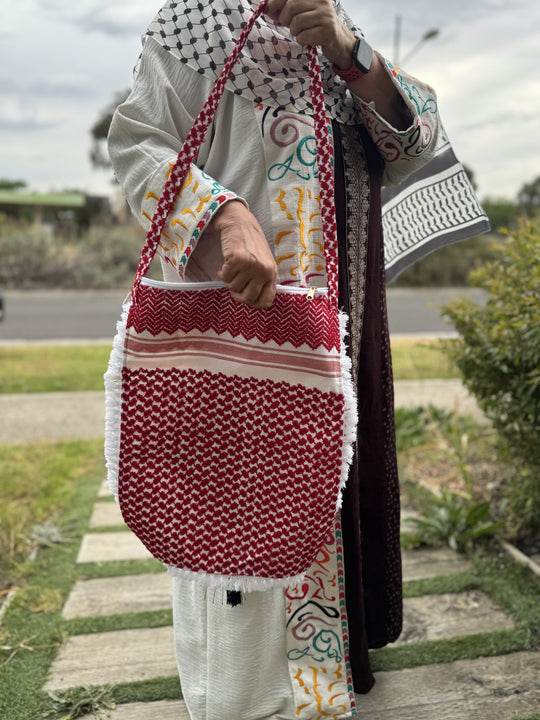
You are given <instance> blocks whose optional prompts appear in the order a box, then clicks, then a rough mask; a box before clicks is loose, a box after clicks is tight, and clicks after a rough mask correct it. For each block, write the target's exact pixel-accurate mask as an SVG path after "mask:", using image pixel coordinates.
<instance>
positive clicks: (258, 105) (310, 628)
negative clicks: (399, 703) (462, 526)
mask: <svg viewBox="0 0 540 720" xmlns="http://www.w3.org/2000/svg"><path fill="white" fill-rule="evenodd" d="M258 4H259V2H258V0H234V2H233V1H232V0H204V2H202V1H201V0H168V2H166V3H165V5H164V6H163V7H162V9H161V10H160V12H159V13H158V15H157V17H156V18H155V20H154V21H153V22H152V23H151V24H150V26H149V28H148V30H147V32H146V34H145V37H144V41H143V50H142V54H141V57H140V59H139V62H138V65H137V67H136V73H135V81H134V87H133V90H132V92H131V94H130V96H129V97H128V99H127V100H126V101H125V102H124V103H123V104H122V105H121V106H120V107H119V108H118V109H117V111H116V113H115V115H114V118H113V122H112V125H111V129H110V134H109V150H110V156H111V159H112V162H113V166H114V169H115V172H116V175H117V178H118V180H119V182H120V184H121V187H122V188H123V192H124V194H125V197H126V198H127V201H128V202H129V205H130V206H131V209H132V211H133V213H134V214H135V215H136V216H138V217H140V218H141V221H142V224H143V226H144V227H145V228H146V229H148V227H149V225H150V223H151V219H152V216H153V213H154V211H155V208H156V206H157V202H158V200H159V197H160V194H161V191H162V189H163V186H164V184H165V182H166V179H167V176H168V173H169V172H170V169H171V167H172V165H173V164H174V161H175V158H176V155H177V153H178V151H179V150H180V148H181V145H182V142H183V140H184V139H185V137H186V135H187V133H188V131H189V129H190V127H191V125H192V123H193V121H194V119H195V117H196V116H197V114H198V112H199V110H200V109H201V107H202V105H203V103H204V101H205V99H206V97H207V96H208V94H209V92H210V90H211V88H212V86H213V84H214V82H215V80H216V78H217V76H218V74H219V72H220V70H221V69H222V67H223V65H224V63H225V61H226V59H227V58H228V56H229V55H230V53H231V51H232V49H233V47H234V44H235V41H236V40H237V38H238V35H239V33H240V30H241V28H242V27H243V25H244V23H245V22H246V20H247V18H248V17H249V15H250V13H252V12H253V10H254V9H255V8H256V7H257V5H258ZM309 45H311V46H316V47H318V49H319V62H320V66H321V72H322V78H323V85H324V91H325V102H326V107H327V111H328V113H329V116H330V119H331V121H332V136H333V143H334V169H335V200H336V220H337V231H338V242H339V281H340V305H341V306H342V308H343V309H344V310H345V312H347V314H348V316H349V330H350V343H349V344H350V354H351V359H352V368H353V380H354V383H355V386H356V391H357V397H358V413H359V423H358V437H357V442H356V445H355V455H354V460H353V464H352V467H351V471H350V476H349V480H348V484H347V487H346V489H345V493H344V499H343V508H342V512H341V518H340V519H339V522H338V524H337V526H336V533H335V534H334V536H333V537H329V538H328V542H327V544H326V545H325V547H324V548H322V549H321V554H320V556H319V557H318V558H317V560H316V563H315V565H314V566H313V567H312V568H310V571H308V573H307V576H306V580H305V581H304V582H302V583H301V584H300V585H298V586H297V587H295V588H289V589H287V590H285V591H284V590H283V589H281V590H280V589H275V588H274V589H270V590H266V591H261V592H251V593H246V594H244V596H243V597H241V598H235V599H231V595H234V593H227V592H226V591H220V590H215V589H211V590H210V589H209V588H208V587H207V586H206V585H205V584H204V583H203V582H202V581H200V580H198V579H196V578H195V579H186V578H185V577H181V576H176V577H173V610H174V626H175V644H176V654H177V659H178V667H179V673H180V680H181V685H182V691H183V696H184V698H185V701H186V705H187V708H188V711H189V714H190V717H191V718H192V720H218V719H219V720H225V719H226V720H233V719H234V720H248V719H249V720H259V719H262V718H268V719H270V718H271V719H275V720H278V719H282V720H285V719H286V720H292V719H293V718H304V719H305V720H311V719H313V720H314V719H315V718H318V717H323V716H324V717H327V716H331V717H334V718H341V717H350V716H351V715H354V714H355V713H356V710H355V696H354V693H355V692H356V693H366V692H368V691H369V690H370V688H371V687H372V685H373V682H374V679H373V675H372V673H371V670H370V667H369V659H368V648H370V647H381V646H383V645H385V644H387V643H389V642H392V641H394V640H396V639H397V637H398V636H399V634H400V631H401V625H402V601H401V557H400V548H399V512H400V509H399V485H398V476H397V462H396V452H395V437H394V417H393V386H392V369H391V358H390V343H389V332H388V324H387V316H386V305H385V241H383V232H382V214H381V188H382V187H383V186H385V187H392V186H397V187H401V186H400V183H403V181H405V180H406V178H407V177H409V176H411V175H413V176H414V175H415V174H416V176H418V174H420V175H421V174H422V173H423V172H425V168H426V167H429V164H430V162H431V161H432V160H433V158H434V157H435V156H436V153H437V147H438V146H440V142H439V143H438V139H440V137H441V136H442V129H441V125H440V119H439V114H438V108H437V99H436V96H435V93H434V91H433V89H432V88H430V87H429V86H428V85H426V84H424V83H422V82H420V81H419V80H416V79H414V78H412V77H410V76H409V75H407V74H406V73H405V72H404V71H403V70H402V69H399V68H395V67H394V66H393V65H392V64H391V63H390V62H389V61H387V60H385V59H384V58H383V57H382V56H381V55H380V54H379V53H378V52H376V51H375V52H374V51H372V49H371V47H370V46H369V43H368V41H367V40H366V38H365V37H364V36H363V34H362V32H361V31H360V29H359V28H357V27H356V26H355V25H354V23H353V22H352V21H351V20H350V18H349V17H348V16H347V14H346V13H345V12H344V10H343V8H342V7H341V5H340V3H339V1H338V0H268V2H267V5H266V7H265V10H264V15H263V16H261V18H260V19H259V20H258V21H257V22H256V24H255V28H254V30H253V32H252V34H251V35H250V38H249V40H248V43H247V45H246V47H245V49H244V51H243V52H242V54H241V57H240V59H239V62H238V64H237V66H236V67H235V68H234V71H233V74H232V75H231V78H230V80H229V82H228V84H227V91H226V92H225V95H224V97H223V98H222V100H221V103H220V105H219V108H218V110H217V112H216V116H215V118H214V121H213V125H212V128H211V131H210V132H209V133H208V137H207V138H206V140H205V142H204V144H203V145H202V147H201V150H200V152H199V155H198V159H197V162H196V163H195V164H192V166H191V169H190V173H189V176H188V178H187V179H186V181H185V183H184V185H183V187H182V190H181V192H180V193H179V195H178V197H177V199H176V201H175V205H174V208H173V211H172V212H171V214H170V216H169V218H168V220H167V224H166V228H165V230H164V232H163V236H162V240H161V244H160V248H159V251H158V253H159V256H160V260H161V265H162V269H163V276H164V279H165V280H167V281H176V282H178V281H179V280H180V281H184V280H191V281H201V280H213V279H217V278H220V279H222V280H223V281H224V282H225V283H226V286H227V287H228V289H229V290H230V292H231V293H232V295H233V297H234V298H236V299H237V300H238V301H239V302H242V303H247V304H248V305H251V306H253V307H267V306H269V305H270V304H271V303H272V301H273V298H274V295H275V292H276V283H280V284H285V285H292V286H313V285H315V286H324V285H325V269H324V257H323V254H322V231H321V228H320V227H319V225H320V223H318V220H319V218H320V204H319V187H318V177H317V165H316V147H315V139H314V134H313V114H312V107H311V102H310V96H309V78H308V69H307V59H306V46H309ZM462 176H463V174H460V177H462ZM422 177H424V179H425V178H426V177H429V178H430V182H431V174H430V173H427V175H425V174H424V175H423V176H422ZM419 183H420V185H422V183H421V182H420V181H419ZM469 194H470V192H469V189H468V188H465V190H463V192H462V193H461V197H463V198H468V197H469ZM403 197H405V196H403ZM406 197H407V198H410V197H414V198H417V197H418V193H417V195H414V196H413V195H411V196H406ZM216 200H217V201H218V202H216ZM415 201H416V200H415ZM396 202H397V201H396ZM396 202H395V203H394V205H396ZM471 202H474V200H471ZM397 205H399V203H397ZM397 205H396V206H397ZM428 205H429V206H430V211H431V212H433V208H432V206H433V203H432V202H429V203H428ZM212 208H214V209H213V210H212ZM441 212H444V211H443V210H441ZM454 215H455V216H458V215H459V213H454ZM421 224H422V221H421V220H420V221H419V223H418V225H421ZM201 230H202V232H201ZM430 232H431V231H430ZM415 233H416V235H415ZM412 234H413V235H415V237H414V239H413V240H412V241H411V253H412V254H413V255H414V256H415V257H417V256H418V247H417V243H418V244H419V245H424V243H423V242H420V241H421V240H423V235H422V233H421V231H420V230H418V228H416V227H415V228H414V229H413V231H412ZM431 234H432V235H435V234H436V233H431ZM385 240H386V239H385ZM399 242H400V239H399V238H398V240H397V241H396V243H397V245H399ZM388 248H389V245H388V244H387V248H386V250H387V255H388ZM387 264H388V263H387ZM341 548H342V549H343V556H344V563H343V562H342V561H341Z"/></svg>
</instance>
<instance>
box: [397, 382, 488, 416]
mask: <svg viewBox="0 0 540 720" xmlns="http://www.w3.org/2000/svg"><path fill="white" fill-rule="evenodd" d="M394 397H395V406H396V407H397V408H415V407H418V405H429V404H431V405H434V406H435V407H440V408H442V409H443V410H447V411H448V412H457V413H459V414H460V415H471V416H472V417H473V418H474V419H475V420H476V421H477V422H479V423H484V424H486V423H488V422H489V421H488V420H487V418H486V416H485V415H484V413H483V412H482V411H481V410H480V408H479V407H478V404H477V402H476V399H475V398H474V396H473V395H471V394H470V393H469V391H468V390H467V389H466V388H465V386H464V385H463V383H462V382H461V380H459V379H455V378H453V379H448V380H443V379H428V380H398V381H396V382H395V383H394Z"/></svg>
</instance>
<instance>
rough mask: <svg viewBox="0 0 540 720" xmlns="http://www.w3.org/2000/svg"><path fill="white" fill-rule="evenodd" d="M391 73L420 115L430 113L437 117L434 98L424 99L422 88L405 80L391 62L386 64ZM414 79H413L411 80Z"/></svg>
mask: <svg viewBox="0 0 540 720" xmlns="http://www.w3.org/2000/svg"><path fill="white" fill-rule="evenodd" d="M386 64H387V66H388V68H389V70H390V72H391V73H392V75H393V76H394V77H395V78H396V80H397V81H398V83H399V84H400V86H401V88H402V89H403V90H405V92H406V93H407V95H408V97H409V100H410V101H411V102H412V103H413V105H414V106H415V108H416V112H417V113H418V115H423V114H424V113H426V112H428V113H431V114H432V115H435V114H436V112H437V101H436V100H435V98H433V97H427V98H426V97H423V96H422V93H421V92H420V88H419V87H418V86H417V85H415V84H413V83H409V82H407V81H406V80H405V78H404V77H403V75H402V73H400V72H399V70H398V68H396V67H395V66H394V65H392V63H391V62H389V61H387V62H386ZM411 79H412V78H411Z"/></svg>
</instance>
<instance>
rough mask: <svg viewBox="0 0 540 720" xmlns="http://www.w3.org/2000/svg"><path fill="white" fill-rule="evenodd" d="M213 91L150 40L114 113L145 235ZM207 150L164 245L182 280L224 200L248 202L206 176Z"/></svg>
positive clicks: (115, 159) (114, 141) (116, 146)
mask: <svg viewBox="0 0 540 720" xmlns="http://www.w3.org/2000/svg"><path fill="white" fill-rule="evenodd" d="M211 88H212V86H211V83H210V81H209V80H207V79H206V78H205V77H202V76H201V75H198V74H197V73H196V72H194V71H193V70H191V69H190V68H187V67H185V66H184V65H182V64H181V63H180V62H178V60H176V59H175V58H174V57H173V56H172V55H170V54H169V53H166V52H165V51H164V50H163V49H162V48H161V47H160V46H159V45H158V44H157V43H155V41H152V40H151V39H147V40H146V42H145V44H144V47H143V52H142V55H141V58H140V61H139V65H138V69H137V73H136V77H135V82H134V87H133V90H132V92H131V93H130V95H129V97H128V98H127V100H126V101H125V102H124V103H123V104H122V105H120V106H119V107H118V109H117V110H116V112H115V113H114V116H113V120H112V123H111V128H110V132H109V139H108V144H109V154H110V157H111V161H112V164H113V169H114V171H115V174H116V177H117V179H118V181H119V183H120V186H121V188H122V191H123V193H124V196H125V198H126V200H127V202H128V204H129V206H130V208H131V211H132V212H133V214H134V215H135V216H136V217H138V218H139V219H140V222H141V224H142V225H143V227H144V228H145V230H148V228H149V227H150V224H151V221H152V216H153V214H154V212H155V210H156V207H157V203H158V201H159V198H160V196H161V193H162V191H163V187H164V185H165V182H166V181H167V178H168V177H169V174H170V171H171V169H172V167H173V165H174V163H175V160H176V157H177V155H178V152H179V151H180V148H181V146H182V142H183V140H184V139H185V137H186V135H187V133H188V132H189V130H190V128H191V126H192V124H193V121H194V119H195V117H196V116H197V114H198V112H199V110H200V109H201V107H202V106H203V104H204V101H205V100H206V98H207V97H208V94H209V93H210V90H211ZM208 134H209V135H210V134H211V133H210V132H209V133H208ZM207 151H208V142H206V143H204V144H203V146H202V147H201V150H200V152H199V156H198V160H197V165H194V164H192V165H191V168H190V172H189V174H188V176H187V178H186V180H185V182H184V184H183V186H182V187H181V189H180V192H179V194H178V196H177V198H176V200H175V203H174V207H173V209H172V212H171V214H170V215H169V218H168V220H167V223H166V226H165V228H164V231H163V233H162V237H161V243H160V247H159V248H158V253H159V255H160V256H161V257H162V259H163V260H164V261H165V263H166V264H167V265H168V266H172V267H174V268H175V269H176V271H177V272H178V274H179V276H180V278H181V279H183V278H184V275H185V267H186V264H187V261H188V259H189V257H190V255H191V254H192V252H193V250H194V249H195V247H196V245H197V243H198V240H199V238H200V236H201V235H202V234H203V232H204V230H205V228H206V226H207V224H208V222H209V221H210V220H211V218H212V216H213V215H214V213H215V212H216V211H217V209H218V208H219V207H220V206H221V205H222V204H223V203H224V202H227V201H228V200H231V199H241V198H237V195H236V194H235V193H234V192H232V191H230V190H228V189H227V188H225V187H223V186H222V185H221V184H220V183H219V182H218V181H217V180H216V179H215V178H213V177H210V176H209V175H208V174H206V173H205V172H204V159H205V156H206V155H207ZM243 202H244V201H243Z"/></svg>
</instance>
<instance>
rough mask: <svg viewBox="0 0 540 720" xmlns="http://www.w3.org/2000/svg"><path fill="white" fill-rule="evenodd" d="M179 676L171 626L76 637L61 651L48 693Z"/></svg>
mask: <svg viewBox="0 0 540 720" xmlns="http://www.w3.org/2000/svg"><path fill="white" fill-rule="evenodd" d="M177 673H178V670H177V667H176V658H175V656H174V643H173V629H172V627H170V626H167V627H157V628H142V629H136V630H114V631H113V632H107V633H92V634H91V635H74V636H73V637H70V638H68V640H67V641H66V643H65V644H64V645H63V646H62V647H61V648H60V651H59V653H58V656H57V658H56V659H55V661H54V662H53V664H52V667H51V670H50V673H49V680H48V682H47V684H46V685H45V690H53V689H60V688H67V687H76V686H78V685H108V684H110V683H113V684H116V683H126V682H138V681H139V680H149V679H152V678H158V677H173V676H176V675H177Z"/></svg>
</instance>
